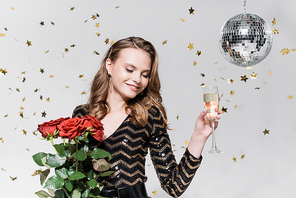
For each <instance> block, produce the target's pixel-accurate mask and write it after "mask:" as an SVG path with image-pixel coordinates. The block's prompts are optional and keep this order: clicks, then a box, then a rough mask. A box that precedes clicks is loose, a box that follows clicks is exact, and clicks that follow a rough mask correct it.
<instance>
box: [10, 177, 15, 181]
mask: <svg viewBox="0 0 296 198" xmlns="http://www.w3.org/2000/svg"><path fill="white" fill-rule="evenodd" d="M9 177H10V179H11V180H12V181H14V180H16V179H17V177H11V176H9Z"/></svg>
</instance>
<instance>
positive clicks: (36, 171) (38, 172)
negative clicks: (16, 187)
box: [32, 169, 42, 176]
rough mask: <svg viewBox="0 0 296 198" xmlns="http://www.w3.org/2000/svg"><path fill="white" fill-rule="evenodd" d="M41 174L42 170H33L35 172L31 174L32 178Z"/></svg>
mask: <svg viewBox="0 0 296 198" xmlns="http://www.w3.org/2000/svg"><path fill="white" fill-rule="evenodd" d="M41 172H42V169H39V170H35V172H34V173H33V174H32V176H36V175H39V174H40V173H41Z"/></svg>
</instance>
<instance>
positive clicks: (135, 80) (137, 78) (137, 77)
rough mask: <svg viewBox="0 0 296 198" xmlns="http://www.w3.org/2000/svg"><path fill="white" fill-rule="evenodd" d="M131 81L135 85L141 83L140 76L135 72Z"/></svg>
mask: <svg viewBox="0 0 296 198" xmlns="http://www.w3.org/2000/svg"><path fill="white" fill-rule="evenodd" d="M133 81H134V82H135V83H137V84H139V83H140V81H141V74H139V73H138V72H135V73H134V75H133Z"/></svg>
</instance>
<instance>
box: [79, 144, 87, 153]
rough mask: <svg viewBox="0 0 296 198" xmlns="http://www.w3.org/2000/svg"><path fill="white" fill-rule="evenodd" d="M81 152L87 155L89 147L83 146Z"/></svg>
mask: <svg viewBox="0 0 296 198" xmlns="http://www.w3.org/2000/svg"><path fill="white" fill-rule="evenodd" d="M81 150H82V151H84V152H85V153H87V152H88V151H89V147H88V145H84V146H83V147H82V148H81Z"/></svg>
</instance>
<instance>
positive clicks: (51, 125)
mask: <svg viewBox="0 0 296 198" xmlns="http://www.w3.org/2000/svg"><path fill="white" fill-rule="evenodd" d="M68 119H70V118H69V117H67V118H59V119H57V120H51V121H49V122H44V123H43V124H38V128H37V130H38V131H39V132H40V133H41V135H42V137H43V138H46V137H47V136H48V134H50V135H53V134H54V132H55V131H57V130H58V128H57V125H59V124H60V123H61V122H63V121H65V120H68Z"/></svg>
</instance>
